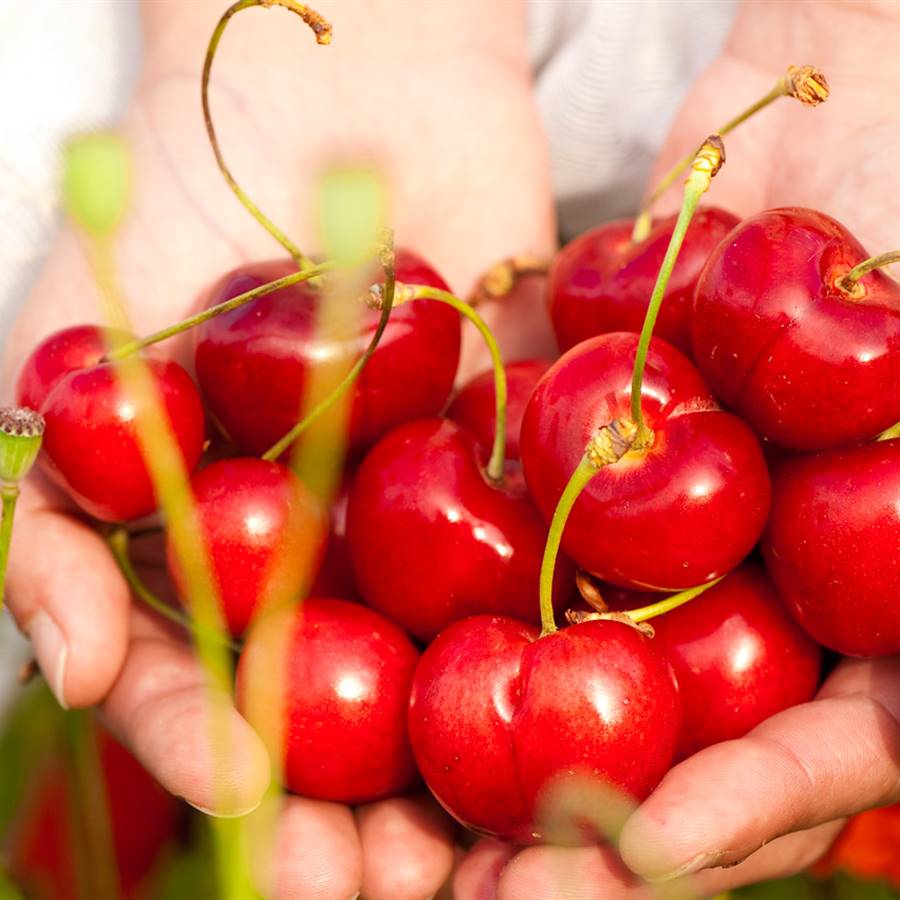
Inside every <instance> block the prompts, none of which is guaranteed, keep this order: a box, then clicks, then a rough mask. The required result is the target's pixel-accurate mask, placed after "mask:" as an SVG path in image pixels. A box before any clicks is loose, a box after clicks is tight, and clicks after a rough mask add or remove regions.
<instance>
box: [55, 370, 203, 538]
mask: <svg viewBox="0 0 900 900" xmlns="http://www.w3.org/2000/svg"><path fill="white" fill-rule="evenodd" d="M145 364H146V366H147V368H148V369H149V372H150V376H151V378H152V381H153V383H154V385H155V387H156V390H157V393H158V396H159V399H160V401H161V402H162V405H163V408H164V409H165V410H166V412H167V413H168V417H169V424H170V427H171V430H172V434H173V436H174V438H175V440H176V441H177V443H178V447H179V450H180V452H181V457H182V459H183V460H184V465H185V468H186V469H187V471H188V472H191V471H193V469H194V467H195V466H196V465H197V461H198V460H199V459H200V453H201V450H202V449H203V440H204V418H203V407H202V405H201V402H200V395H199V394H198V393H197V388H196V387H194V383H193V381H191V378H190V376H189V375H188V374H187V372H185V370H184V369H183V368H182V367H181V366H179V365H178V364H177V363H174V362H170V361H165V360H160V359H154V358H148V359H145ZM118 369H119V364H117V363H104V364H103V365H99V366H94V367H93V368H90V369H80V370H76V371H74V372H71V373H69V375H67V376H65V377H64V378H62V379H61V380H60V381H59V382H57V384H56V386H55V387H54V388H53V390H52V391H50V393H49V394H48V395H47V398H46V399H45V401H44V403H43V406H42V409H41V412H42V413H43V416H44V419H45V421H46V428H45V431H44V443H43V446H42V450H41V455H40V457H39V459H40V461H41V464H42V466H43V468H44V469H45V470H46V471H47V473H48V474H49V475H50V477H51V478H52V479H53V480H54V481H56V482H57V483H58V484H59V485H60V486H61V487H63V488H64V489H65V490H66V491H67V492H68V493H69V495H70V496H71V497H72V498H73V499H74V500H75V502H76V503H77V504H78V505H79V506H80V507H81V508H82V509H83V510H84V511H85V512H87V513H89V514H90V515H92V516H94V518H97V519H101V520H103V521H106V522H120V521H126V520H128V519H137V518H140V517H141V516H146V515H148V514H149V513H152V512H153V511H154V510H155V509H156V506H157V500H156V492H155V490H154V487H153V481H152V479H151V478H150V473H149V471H148V469H147V466H146V464H145V462H144V456H143V453H142V451H141V445H140V442H139V440H138V433H137V426H136V422H137V421H138V420H139V419H140V418H141V417H142V416H148V415H152V408H151V407H149V406H148V403H147V399H146V398H145V397H140V396H136V395H134V394H133V393H129V392H128V390H126V388H125V387H124V386H123V385H122V384H121V382H120V378H119V376H118V375H117V371H118Z"/></svg>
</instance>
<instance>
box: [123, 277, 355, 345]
mask: <svg viewBox="0 0 900 900" xmlns="http://www.w3.org/2000/svg"><path fill="white" fill-rule="evenodd" d="M335 268H337V263H333V262H327V263H322V265H319V266H313V267H312V268H311V269H304V270H303V271H300V272H292V273H291V274H290V275H285V276H284V277H283V278H277V279H275V281H270V282H268V283H267V284H261V285H260V286H259V287H255V288H253V290H250V291H244V293H243V294H238V295H237V297H232V298H231V299H230V300H226V301H225V302H224V303H217V304H216V305H215V306H211V307H209V309H204V310H203V311H202V312H199V313H197V314H196V315H193V316H188V318H186V319H182V320H181V321H180V322H176V323H175V324H174V325H169V326H168V327H167V328H163V329H161V330H160V331H156V332H154V333H153V334H149V335H147V337H143V338H136V339H135V340H133V341H128V343H125V344H121V345H120V346H118V347H116V348H115V349H114V350H110V351H109V353H107V354H106V357H105V358H106V360H107V361H109V362H115V361H116V360H120V359H125V358H126V357H129V356H133V355H134V354H135V353H138V352H140V351H141V350H143V349H144V348H145V347H150V346H151V345H153V344H158V343H159V342H160V341H164V340H166V339H167V338H171V337H175V335H178V334H182V333H183V332H185V331H188V330H189V329H191V328H196V327H197V326H198V325H202V324H203V323H204V322H208V321H209V320H210V319H214V318H215V317H216V316H221V315H222V313H227V312H231V310H233V309H237V308H238V307H239V306H243V305H244V304H245V303H250V302H251V301H252V300H256V298H257V297H265V296H266V294H272V293H274V292H275V291H280V290H281V289H282V288H285V287H290V286H291V285H292V284H299V283H300V282H302V281H310V280H312V279H313V278H317V277H318V276H319V275H324V274H325V273H326V272H331V271H333V270H334V269H335Z"/></svg>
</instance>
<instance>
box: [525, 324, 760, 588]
mask: <svg viewBox="0 0 900 900" xmlns="http://www.w3.org/2000/svg"><path fill="white" fill-rule="evenodd" d="M637 346H638V338H637V335H633V334H608V335H603V336H601V337H597V338H593V339H592V340H589V341H585V342H584V343H582V344H579V345H578V346H577V347H575V348H573V349H572V350H570V351H569V352H568V353H566V354H565V355H564V356H563V357H562V358H561V359H560V360H558V361H557V362H556V363H555V365H554V366H553V367H552V368H551V369H550V370H549V371H548V372H547V374H546V375H545V376H544V377H543V379H542V380H541V381H540V383H539V384H538V386H537V388H536V390H535V392H534V394H533V395H532V397H531V401H530V402H529V404H528V408H527V409H526V412H525V418H524V420H523V423H522V441H521V453H522V463H523V466H524V470H525V478H526V481H527V483H528V486H529V488H530V490H531V493H532V496H533V497H534V499H535V501H536V502H537V505H538V507H539V508H540V509H541V511H542V512H543V514H544V516H545V517H546V518H547V519H549V518H550V516H551V514H552V513H553V511H554V508H555V507H556V504H557V501H558V500H559V499H560V497H561V495H562V493H563V488H564V487H565V485H566V484H567V482H568V481H569V477H570V476H571V475H572V473H573V471H574V470H575V469H576V467H577V466H578V465H579V460H581V458H582V455H583V453H584V448H585V445H586V444H587V443H588V440H589V439H590V438H591V437H592V436H593V435H594V434H595V432H597V430H598V429H599V428H601V427H602V426H605V425H608V424H609V423H611V422H613V421H614V420H617V419H619V418H620V417H622V416H625V415H627V414H628V412H629V409H630V404H631V399H632V396H631V384H632V362H633V360H634V359H635V352H636V349H637ZM640 397H641V406H642V408H643V415H644V418H645V419H646V423H647V426H648V427H649V429H650V430H651V431H652V434H653V437H652V440H651V442H650V443H649V444H648V445H647V446H645V447H643V448H641V449H632V450H630V451H629V452H628V453H626V454H625V455H624V456H623V458H622V459H620V460H619V461H618V462H617V463H616V464H615V465H609V466H606V467H605V468H603V469H602V470H600V471H599V472H598V473H597V474H596V475H595V476H594V477H593V478H592V479H591V480H590V482H589V483H588V484H587V486H586V487H585V489H584V492H583V494H582V495H581V496H580V497H579V499H578V500H577V501H576V502H575V506H574V509H573V510H572V515H571V518H570V519H569V522H568V525H567V526H566V529H565V532H564V533H563V537H562V546H563V549H564V550H565V551H566V553H568V555H569V556H570V557H571V558H572V559H573V560H574V561H575V562H576V563H577V564H578V565H580V566H581V567H583V568H584V569H587V570H588V571H589V572H591V573H592V574H594V575H596V576H597V577H599V578H602V579H604V580H606V581H611V582H613V583H615V584H620V585H623V586H625V587H638V588H641V587H643V588H651V589H655V590H680V589H682V588H688V587H691V586H693V585H697V584H700V583H702V582H705V581H710V580H712V579H714V578H717V577H719V576H721V575H724V574H725V573H726V572H728V571H730V570H731V569H732V568H734V567H735V566H736V565H737V564H738V563H739V562H740V561H741V560H742V559H743V558H744V557H745V556H746V555H747V553H749V552H750V550H751V549H752V547H753V545H754V544H755V543H756V540H757V538H758V537H759V535H760V533H761V532H762V529H763V526H764V525H765V521H766V514H767V512H768V508H769V478H768V473H767V470H766V465H765V460H764V459H763V456H762V451H761V450H760V447H759V443H758V442H757V440H756V438H755V436H754V435H753V432H752V431H751V430H750V429H749V428H748V427H747V426H746V425H745V424H744V423H743V422H742V421H741V420H740V419H738V418H737V417H736V416H732V415H729V414H728V413H725V412H723V411H722V410H720V409H719V408H718V407H717V405H716V403H715V400H714V398H713V396H712V394H711V393H710V391H709V389H708V388H707V387H706V385H705V384H704V383H703V380H702V379H701V377H700V374H699V373H698V372H697V371H696V369H695V368H694V367H693V366H692V365H691V363H690V361H689V360H688V359H687V358H686V357H684V356H683V355H682V354H681V353H679V352H678V351H677V350H675V349H674V348H673V347H671V346H670V345H669V344H667V343H665V342H664V341H660V340H657V339H654V340H653V341H652V342H651V343H650V345H649V355H648V358H647V365H646V372H645V374H644V378H643V389H642V391H641V393H640Z"/></svg>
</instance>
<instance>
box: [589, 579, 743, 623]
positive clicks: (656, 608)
mask: <svg viewBox="0 0 900 900" xmlns="http://www.w3.org/2000/svg"><path fill="white" fill-rule="evenodd" d="M724 577H725V576H724V575H722V576H720V577H719V578H716V579H715V580H714V581H708V582H707V583H706V584H701V585H698V586H697V587H692V588H688V589H687V590H686V591H681V592H680V593H678V594H672V595H671V596H670V597H666V598H665V599H663V600H659V601H657V602H656V603H651V604H650V605H649V606H642V607H641V608H640V609H626V610H622V612H620V613H615V614H614V615H620V616H621V615H626V616H628V618H629V619H631V621H632V622H634V623H635V624H636V625H637V624H638V623H640V622H646V621H648V620H649V619H655V618H656V617H657V616H662V615H664V614H665V613H667V612H671V611H672V610H673V609H678V607H679V606H684V604H685V603H689V602H690V601H691V600H693V599H694V598H695V597H699V596H700V595H701V594H704V593H706V591H708V590H709V589H710V588H711V587H715V586H716V585H717V584H718V583H719V582H720V581H721V580H722V579H723V578H724ZM606 615H608V613H601V614H600V618H603V617H604V616H606Z"/></svg>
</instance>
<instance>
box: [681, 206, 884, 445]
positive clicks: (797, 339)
mask: <svg viewBox="0 0 900 900" xmlns="http://www.w3.org/2000/svg"><path fill="white" fill-rule="evenodd" d="M868 256H869V254H868V253H866V251H865V250H864V249H863V247H862V246H861V245H860V244H859V242H858V241H857V240H856V239H855V238H854V237H853V236H852V235H851V234H850V232H848V231H847V229H846V228H844V227H843V226H842V225H840V224H839V223H838V222H836V221H835V220H834V219H832V218H830V217H828V216H826V215H824V214H823V213H819V212H816V211H814V210H811V209H800V208H787V209H773V210H769V211H768V212H763V213H760V214H759V215H756V216H752V217H751V218H749V219H746V220H744V222H742V223H741V225H740V227H738V228H736V229H735V230H734V231H733V232H732V233H731V235H729V238H728V240H727V241H725V242H723V243H722V244H720V245H719V247H718V249H717V250H716V251H715V252H714V253H713V254H712V256H711V257H710V259H709V262H708V263H707V265H706V267H705V268H704V270H703V273H702V275H701V277H700V280H699V282H698V284H697V294H696V298H695V306H694V325H693V347H694V359H695V360H696V361H697V366H698V367H699V369H700V371H701V372H702V373H703V375H704V377H705V378H706V379H707V380H708V381H709V384H710V385H711V387H712V389H713V390H714V391H715V392H716V394H717V396H719V397H720V398H721V399H722V401H723V402H724V403H726V404H727V405H728V406H729V407H731V408H732V409H734V410H735V411H736V412H737V413H739V414H740V415H741V416H742V417H743V418H744V419H746V420H747V421H748V422H749V423H750V424H751V425H752V426H753V428H754V429H755V430H756V431H757V432H758V433H759V434H761V435H763V436H764V437H767V438H769V439H770V440H772V441H774V442H775V443H776V444H779V445H781V446H783V447H787V448H790V449H794V450H820V449H828V448H833V447H838V446H841V445H844V444H851V443H855V442H857V441H861V440H865V439H867V438H870V437H874V436H875V435H877V434H878V433H880V432H881V431H883V430H884V429H886V428H888V427H890V426H891V425H893V424H894V423H895V422H897V421H898V420H900V394H898V392H897V391H894V390H887V389H885V385H894V384H897V383H898V380H900V286H898V285H897V283H896V282H895V281H893V280H892V279H891V278H889V277H888V276H887V275H885V274H884V273H883V272H880V271H874V272H871V273H869V274H868V275H866V276H864V277H863V278H862V280H861V281H860V282H859V284H860V285H861V287H862V289H863V295H862V296H861V297H860V298H858V299H851V298H849V297H847V296H846V295H845V294H844V293H843V292H841V291H840V290H838V289H837V288H836V287H835V286H834V282H835V280H836V279H838V278H840V277H842V276H843V275H845V274H846V273H847V272H848V271H849V270H850V269H851V268H853V266H855V265H856V264H857V263H859V262H862V261H863V260H865V259H867V258H868Z"/></svg>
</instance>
